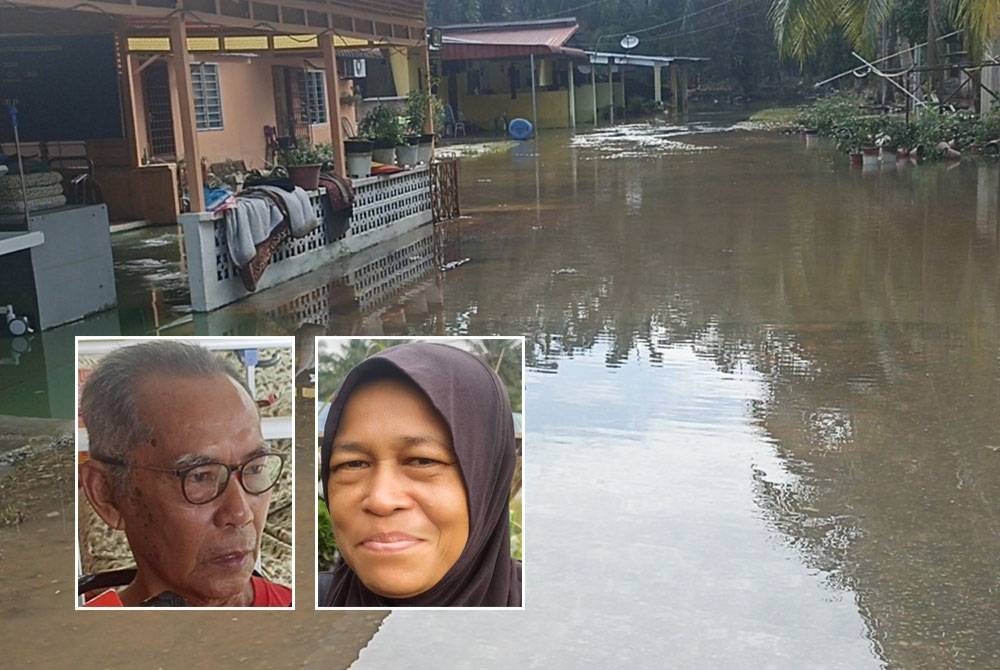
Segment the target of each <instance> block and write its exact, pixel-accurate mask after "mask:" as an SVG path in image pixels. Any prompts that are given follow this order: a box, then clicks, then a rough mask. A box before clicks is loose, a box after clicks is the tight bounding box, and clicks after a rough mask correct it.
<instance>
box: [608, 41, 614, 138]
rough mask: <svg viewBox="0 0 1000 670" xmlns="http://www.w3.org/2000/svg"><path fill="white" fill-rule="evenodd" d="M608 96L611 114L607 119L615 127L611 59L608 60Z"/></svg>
mask: <svg viewBox="0 0 1000 670" xmlns="http://www.w3.org/2000/svg"><path fill="white" fill-rule="evenodd" d="M608 96H609V97H610V100H611V112H610V114H609V115H608V118H609V119H611V125H615V66H614V65H613V64H612V63H611V59H610V58H609V59H608Z"/></svg>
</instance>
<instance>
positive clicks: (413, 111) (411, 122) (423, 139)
mask: <svg viewBox="0 0 1000 670" xmlns="http://www.w3.org/2000/svg"><path fill="white" fill-rule="evenodd" d="M428 108H430V110H431V113H432V114H434V121H435V127H436V128H437V127H441V125H443V124H444V105H443V104H442V103H441V100H440V99H439V98H438V97H437V96H436V95H434V94H433V93H430V92H428V91H410V94H409V95H408V96H406V131H407V139H410V138H413V137H416V138H417V156H416V162H417V163H423V164H424V165H426V164H428V163H430V162H431V156H432V155H433V153H434V133H427V132H424V131H425V130H426V127H427V111H428ZM439 110H440V112H441V113H440V116H441V121H440V124H439V123H438V119H437V116H438V111H439ZM410 141H411V142H412V140H410Z"/></svg>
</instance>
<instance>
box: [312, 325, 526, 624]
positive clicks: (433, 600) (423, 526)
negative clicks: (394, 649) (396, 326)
mask: <svg viewBox="0 0 1000 670" xmlns="http://www.w3.org/2000/svg"><path fill="white" fill-rule="evenodd" d="M316 351H317V364H316V370H317V396H316V397H317V422H316V426H317V431H318V433H319V436H318V437H319V440H318V444H319V449H318V463H317V465H318V467H317V469H318V473H319V486H318V488H319V492H318V502H317V523H318V531H317V545H318V546H317V572H318V575H317V594H316V602H317V607H319V608H349V609H365V608H396V607H422V608H439V607H467V608H469V607H471V608H522V607H523V602H524V593H523V587H522V584H523V580H522V559H523V555H522V553H523V550H522V548H523V545H524V542H523V531H522V512H523V509H522V502H523V497H524V493H523V490H522V486H521V462H522V446H521V444H522V430H521V426H522V424H523V407H522V396H523V393H522V379H523V351H524V341H523V338H496V337H494V338H422V339H412V338H408V339H364V338H348V337H321V338H317V346H316Z"/></svg>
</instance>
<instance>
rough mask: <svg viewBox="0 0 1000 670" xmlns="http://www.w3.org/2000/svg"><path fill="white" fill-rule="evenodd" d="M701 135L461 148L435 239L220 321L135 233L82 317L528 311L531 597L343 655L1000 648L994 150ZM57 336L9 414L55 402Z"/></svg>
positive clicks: (893, 652)
mask: <svg viewBox="0 0 1000 670" xmlns="http://www.w3.org/2000/svg"><path fill="white" fill-rule="evenodd" d="M694 130H696V131H697V132H686V129H683V128H680V129H679V128H670V127H665V126H658V127H646V126H631V127H625V128H622V127H619V128H616V129H615V130H614V131H611V132H607V131H602V132H601V133H600V134H588V133H581V134H580V135H577V136H576V137H575V138H574V136H572V135H571V134H569V133H567V132H558V131H545V132H544V134H543V136H542V139H541V140H540V142H539V143H538V144H537V145H536V144H535V143H525V144H522V145H519V146H517V147H515V148H514V149H513V150H512V151H511V152H510V153H504V154H498V155H487V156H483V157H480V158H477V159H475V160H468V161H464V162H463V164H462V168H461V178H462V207H463V212H464V214H465V218H463V220H462V221H461V222H460V225H459V226H457V228H456V227H454V226H453V227H451V229H449V230H448V231H447V232H446V233H445V234H444V235H443V238H439V239H437V240H435V239H433V238H432V236H431V235H430V231H416V232H415V233H413V234H411V235H409V236H407V237H405V238H401V239H400V240H397V241H396V242H394V243H393V244H392V245H390V246H389V247H384V248H382V249H379V250H372V251H370V252H365V253H363V254H360V255H359V256H358V257H355V258H353V259H351V260H350V261H345V262H342V263H340V264H338V266H337V267H335V268H331V270H330V272H329V274H325V275H320V274H319V273H312V274H311V275H309V276H306V277H303V278H300V279H298V280H294V281H292V282H289V283H288V284H285V285H283V286H281V287H278V288H276V289H274V290H272V291H269V292H265V293H262V294H260V295H258V296H254V297H253V298H251V299H250V300H247V301H244V302H242V303H240V304H238V305H233V306H230V307H227V308H224V309H222V310H219V311H217V312H214V313H212V314H209V315H190V314H189V313H188V312H187V310H186V308H185V306H184V296H183V291H179V290H178V287H177V285H176V276H175V274H174V272H175V270H174V265H173V264H175V263H176V262H177V260H178V258H177V251H176V245H175V246H174V247H173V250H172V251H171V246H170V244H169V242H170V234H169V233H164V232H162V231H153V232H141V233H135V234H133V235H134V236H135V238H134V241H133V242H130V243H128V244H126V245H123V246H124V248H123V249H119V248H117V246H122V245H119V242H118V241H117V240H116V260H117V262H118V265H119V273H120V275H121V273H122V272H125V271H136V272H138V273H139V275H138V276H137V278H136V279H135V281H133V282H130V286H131V287H132V288H131V289H130V291H131V293H130V296H131V297H130V298H129V299H128V302H129V304H127V305H123V307H121V308H119V310H117V311H116V312H113V313H110V314H106V315H104V317H102V318H103V321H101V320H100V319H96V320H92V321H86V322H83V323H81V324H78V325H77V326H74V328H75V329H76V330H84V331H87V332H89V331H91V330H94V329H96V330H97V331H98V332H103V331H104V330H105V329H112V330H113V329H117V330H115V331H114V332H123V333H133V332H153V331H154V330H156V329H161V332H170V333H171V334H184V333H207V334H279V333H290V332H298V333H299V335H300V336H301V338H302V340H303V341H306V340H307V339H308V338H311V337H312V336H313V335H314V334H320V333H322V332H324V331H325V332H328V333H330V334H337V335H344V334H358V335H393V334H414V335H420V334H460V333H468V334H474V335H482V334H503V335H513V334H524V335H526V336H527V338H528V349H527V356H528V364H529V373H528V376H527V395H526V399H525V430H526V436H527V437H526V443H525V454H526V458H525V471H524V476H525V493H524V495H525V498H524V501H525V512H526V525H525V584H526V600H525V602H526V607H527V609H526V611H524V612H513V613H512V612H489V613H477V614H476V615H475V616H462V617H456V616H453V615H451V614H450V613H447V612H419V613H413V612H411V613H402V612H398V613H394V614H392V615H390V616H389V617H388V618H387V619H386V620H385V622H384V623H383V624H382V628H381V630H380V631H379V632H378V633H377V634H376V635H375V636H374V638H372V641H371V643H370V644H369V646H368V647H367V649H365V650H364V651H363V652H362V654H361V658H360V660H359V661H358V662H357V663H355V666H354V667H357V668H382V667H388V666H390V665H391V664H395V666H396V667H427V668H432V667H435V668H436V667H439V664H440V659H441V658H448V659H455V662H454V663H453V664H452V667H468V668H480V667H498V666H505V667H506V666H510V665H523V666H525V667H539V668H542V667H545V668H550V667H557V668H558V667H565V668H575V667H580V666H581V665H583V664H585V663H591V664H593V665H594V666H596V667H644V668H645V667H649V668H659V667H664V666H667V667H671V666H676V667H685V668H716V667H727V668H801V667H822V668H845V669H848V668H850V669H854V668H880V667H884V668H942V667H948V668H980V667H1000V638H998V637H997V635H996V630H995V628H996V622H997V620H998V619H1000V573H998V571H997V568H996V557H997V556H998V555H1000V434H998V430H997V428H998V421H997V416H998V415H1000V356H998V354H1000V236H998V226H1000V212H998V197H997V194H998V191H1000V165H998V164H996V163H989V162H985V163H976V162H974V161H966V162H962V163H960V164H953V165H922V166H914V165H909V164H900V165H897V164H896V163H895V162H891V163H886V164H883V165H882V166H881V167H880V168H877V169H875V170H871V171H869V170H860V169H851V168H849V166H848V165H847V160H846V158H844V157H842V156H839V155H837V154H835V153H834V152H833V151H832V150H831V149H830V148H829V147H825V146H822V145H820V146H806V145H805V144H804V143H803V142H801V141H800V140H799V138H797V137H785V136H780V135H775V134H769V133H759V132H757V133H751V132H747V131H746V130H743V129H740V128H739V127H737V128H733V127H732V126H731V125H730V124H726V123H720V122H716V121H714V120H713V119H711V118H705V119H703V120H702V121H701V122H699V125H698V126H697V127H696V128H695V129H694ZM709 131H712V132H709ZM175 239H176V238H175V236H174V241H175ZM150 240H153V242H152V243H150ZM162 240H166V242H165V243H164V242H161V241H162ZM141 248H147V249H149V250H151V251H147V252H142V251H141ZM171 254H173V255H171ZM143 259H151V260H152V261H153V262H152V263H151V262H150V261H148V260H143ZM466 259H467V260H466ZM462 261H465V262H462ZM126 263H127V265H126ZM442 265H444V266H445V267H448V268H451V269H449V270H448V271H447V272H441V271H440V269H439V268H440V267H441V266H442ZM144 266H146V267H148V268H149V270H148V272H145V273H144V271H143V267H144ZM150 277H152V279H149V278H150ZM156 277H159V279H157V278H156ZM153 289H155V290H153ZM68 332H69V331H68V330H67V331H65V332H60V333H47V334H45V335H44V336H43V339H38V338H36V340H35V342H34V343H33V346H32V350H31V351H29V352H28V353H26V354H22V355H21V358H20V362H21V365H25V366H29V367H27V368H21V369H22V370H31V372H30V373H29V372H23V374H21V373H19V375H20V376H18V377H17V379H19V380H20V381H18V382H17V383H16V384H15V383H7V384H6V385H4V384H0V387H2V388H0V413H6V414H18V413H21V414H24V415H30V416H63V414H62V412H64V411H65V409H66V407H67V404H66V403H67V401H66V400H65V399H64V396H65V395H66V393H67V389H66V388H62V387H61V386H62V385H68V384H69V382H68V381H67V380H70V379H72V377H71V376H67V377H65V379H63V378H62V377H61V374H62V373H61V372H60V370H63V369H64V367H63V366H64V365H65V358H66V357H65V355H64V354H63V353H60V352H62V351H63V349H62V348H61V347H63V346H64V342H65V340H66V337H67V333H68ZM44 338H48V339H44ZM60 338H61V339H60ZM69 341H70V342H72V340H71V337H70V339H69ZM0 345H2V346H6V343H0ZM0 356H4V353H3V352H0ZM8 357H10V355H8ZM50 357H51V361H50ZM69 361H70V368H69V369H70V374H71V372H72V356H71V355H70V356H69ZM19 368H20V366H12V367H11V368H8V369H14V370H17V369H19ZM40 375H41V376H40ZM7 379H14V377H12V376H7ZM43 379H48V380H49V381H47V382H44V381H42V380H43ZM59 380H62V381H61V382H60V381H59ZM68 391H69V396H68V397H69V400H68V403H69V404H68V407H69V414H65V416H70V415H71V413H72V395H71V394H72V390H71V385H70V386H69V389H68ZM18 403H20V405H19V404H18ZM303 406H304V403H301V404H300V407H299V409H300V411H301V410H303ZM8 407H15V408H17V407H21V408H22V411H20V412H19V411H10V410H9V409H7V408H8ZM298 450H299V459H298V470H299V475H300V477H302V479H300V480H299V481H300V483H301V482H305V481H308V478H309V476H310V475H309V468H308V467H306V464H307V459H308V458H309V457H310V456H311V451H310V443H309V441H308V440H301V441H300V443H299V446H298ZM306 504H307V503H305V502H302V503H301V504H300V505H299V512H300V521H303V520H304V519H305V517H303V516H302V513H303V510H304V509H307V507H306ZM53 523H54V522H53ZM26 527H27V525H26ZM7 532H9V531H7V530H5V529H0V533H7ZM69 532H71V529H70V531H69ZM57 536H59V537H62V536H61V535H58V534H57ZM2 537H3V536H2V535H0V538H2ZM299 537H300V540H301V541H302V542H306V543H308V542H311V534H307V533H301V534H300V536H299ZM63 542H65V539H63ZM58 546H59V551H62V547H63V544H60V545H58ZM52 548H53V549H55V548H56V547H55V546H53V547H52ZM311 553H312V549H311V545H309V544H303V545H300V547H299V551H298V556H297V561H298V565H299V572H300V578H301V575H302V573H303V571H306V570H307V569H308V566H309V561H311V559H312V556H311ZM71 562H72V559H71V558H70V557H69V556H67V557H66V558H65V563H66V570H67V573H68V571H69V569H70V568H69V566H70V565H71ZM4 570H5V571H6V568H5V569H4ZM300 586H306V587H308V586H310V581H307V580H305V579H303V580H302V582H300ZM301 593H302V592H301V591H300V604H299V607H300V609H303V608H304V609H306V610H308V609H309V605H308V600H301ZM305 593H309V591H305ZM304 614H307V612H302V611H300V612H297V613H296V616H302V615H304ZM358 616H361V615H358ZM270 618H271V617H269V619H270ZM280 619H281V617H280V616H279V617H277V618H276V619H275V620H276V621H280ZM306 620H307V621H308V622H309V624H308V625H310V626H311V625H313V622H315V621H319V622H322V621H325V619H324V618H322V617H319V616H318V615H315V614H312V615H311V617H309V618H308V619H306ZM332 621H333V620H330V623H331V629H332ZM370 630H374V629H373V628H372V629H370ZM368 634H369V635H370V632H369V633H368ZM309 639H312V638H309V637H308V636H305V637H303V638H300V642H301V643H303V644H305V645H307V646H308V645H309V644H312V643H311V642H309V641H308V640H309ZM365 639H367V638H365Z"/></svg>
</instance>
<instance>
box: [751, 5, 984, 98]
mask: <svg viewBox="0 0 1000 670" xmlns="http://www.w3.org/2000/svg"><path fill="white" fill-rule="evenodd" d="M895 5H896V0H772V2H771V9H770V18H771V23H772V25H773V27H774V34H775V38H776V40H777V43H778V49H779V51H780V52H781V54H782V55H783V56H786V57H791V58H795V59H797V60H798V61H799V62H800V63H802V62H804V61H805V60H806V58H808V57H809V56H811V55H813V54H814V53H816V51H817V49H818V48H819V47H820V46H821V45H822V44H823V42H824V41H825V40H826V39H827V38H828V37H829V35H830V33H831V32H832V31H833V30H835V29H837V28H840V29H842V30H843V31H844V34H845V35H846V37H847V39H848V41H849V42H850V43H851V45H852V46H853V47H854V48H855V49H857V50H858V51H859V52H861V53H868V54H871V53H872V52H873V51H874V48H875V45H876V43H877V40H878V36H879V31H880V30H881V28H882V27H883V26H884V25H885V23H886V22H887V21H889V19H890V17H891V15H892V11H893V8H894V7H895ZM942 9H943V10H944V11H947V12H948V13H949V14H950V16H951V18H952V22H953V24H954V26H955V28H956V29H958V30H962V31H963V35H964V40H965V44H966V47H967V48H968V50H969V53H970V55H971V56H972V58H973V60H974V61H976V62H978V61H979V60H981V58H982V55H983V51H984V49H985V47H986V46H987V45H988V44H991V43H992V42H993V40H994V39H996V38H997V36H998V34H1000V0H927V39H928V48H927V66H928V67H929V68H934V67H936V66H937V63H938V44H937V38H938V36H939V35H940V30H939V27H938V26H939V23H938V22H939V20H940V18H941V11H942ZM932 73H933V74H932V81H933V82H934V89H935V91H936V92H938V95H939V96H940V90H939V89H940V83H939V82H940V73H937V72H933V70H932Z"/></svg>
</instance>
